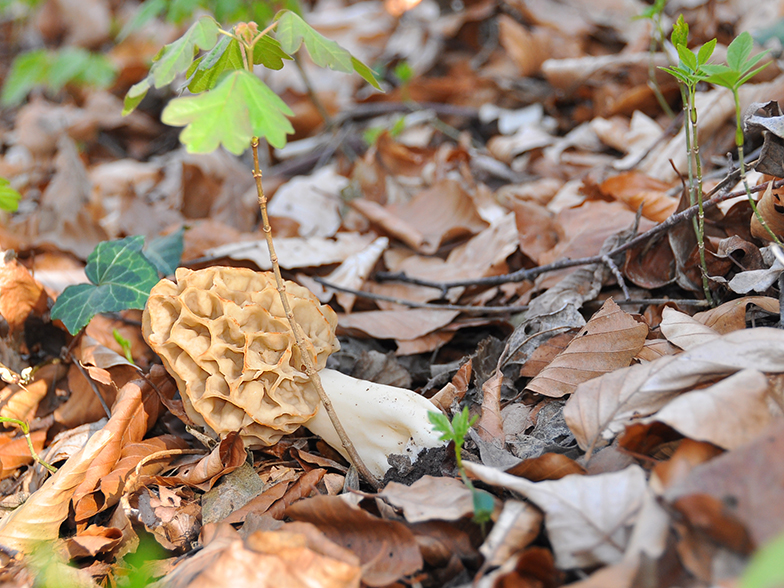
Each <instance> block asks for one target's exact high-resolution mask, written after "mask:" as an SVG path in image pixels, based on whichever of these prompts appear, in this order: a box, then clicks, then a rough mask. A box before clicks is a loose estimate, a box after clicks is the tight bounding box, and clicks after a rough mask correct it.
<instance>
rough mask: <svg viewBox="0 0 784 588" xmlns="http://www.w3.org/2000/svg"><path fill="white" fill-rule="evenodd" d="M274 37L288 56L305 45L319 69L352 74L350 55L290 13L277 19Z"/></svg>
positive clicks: (352, 66)
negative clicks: (325, 68) (323, 68)
mask: <svg viewBox="0 0 784 588" xmlns="http://www.w3.org/2000/svg"><path fill="white" fill-rule="evenodd" d="M275 36H276V38H277V40H278V42H280V46H281V47H282V48H283V50H284V51H285V52H286V53H288V54H289V55H293V54H294V53H296V52H297V51H299V48H300V47H301V46H302V43H305V47H307V49H308V53H309V54H310V58H311V59H312V60H313V63H315V64H316V65H318V66H319V67H328V68H329V69H333V70H335V71H342V72H344V73H352V72H353V71H354V64H353V63H352V62H351V53H349V52H348V51H346V50H345V49H343V47H341V46H340V45H338V44H337V43H336V42H335V41H330V40H329V39H327V38H326V37H325V36H324V35H322V34H321V33H319V32H317V31H316V30H315V29H314V28H313V27H311V26H310V25H309V24H308V23H306V22H305V21H304V20H302V18H300V17H299V16H298V15H296V14H295V13H293V12H291V11H285V12H283V14H282V15H281V16H279V17H278V28H277V29H276V31H275Z"/></svg>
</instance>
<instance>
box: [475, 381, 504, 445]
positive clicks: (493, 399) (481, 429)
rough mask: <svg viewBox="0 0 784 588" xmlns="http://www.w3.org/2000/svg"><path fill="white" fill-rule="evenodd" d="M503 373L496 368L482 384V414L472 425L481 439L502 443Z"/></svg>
mask: <svg viewBox="0 0 784 588" xmlns="http://www.w3.org/2000/svg"><path fill="white" fill-rule="evenodd" d="M503 383H504V374H503V373H502V372H501V370H496V372H495V374H493V376H491V377H490V378H488V379H487V380H486V381H485V383H484V384H482V415H481V416H480V417H479V421H478V422H477V423H476V425H475V426H474V429H475V430H476V432H477V433H478V434H479V437H480V438H481V439H482V440H483V441H487V442H492V441H497V442H501V443H503V441H504V439H505V438H506V436H505V435H504V420H503V418H502V417H501V385H502V384H503Z"/></svg>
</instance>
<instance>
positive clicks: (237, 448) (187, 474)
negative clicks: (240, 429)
mask: <svg viewBox="0 0 784 588" xmlns="http://www.w3.org/2000/svg"><path fill="white" fill-rule="evenodd" d="M246 457H247V453H246V452H245V445H244V444H243V442H242V437H241V436H240V435H239V434H237V433H229V434H228V435H227V436H226V437H224V438H223V439H221V441H220V443H218V445H216V446H215V448H214V449H213V450H212V451H211V452H210V454H209V455H205V456H204V457H203V458H202V459H200V460H199V461H197V462H196V463H192V464H188V465H186V466H183V467H182V468H180V469H179V471H178V472H177V473H176V474H175V475H173V476H156V477H155V481H156V482H157V483H158V484H161V485H166V486H179V485H181V484H184V485H186V486H191V487H193V488H198V489H199V490H202V491H204V492H206V491H207V490H209V489H210V488H212V487H213V485H214V484H215V482H217V481H218V478H220V477H221V476H223V475H224V474H228V473H230V472H233V471H234V470H236V469H237V468H238V467H240V466H241V465H242V464H243V463H245V458H246Z"/></svg>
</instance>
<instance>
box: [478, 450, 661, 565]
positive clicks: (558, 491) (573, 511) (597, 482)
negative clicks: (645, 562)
mask: <svg viewBox="0 0 784 588" xmlns="http://www.w3.org/2000/svg"><path fill="white" fill-rule="evenodd" d="M464 463H465V466H466V469H468V471H469V473H471V474H472V475H474V476H476V477H478V478H479V479H480V480H482V481H484V482H486V483H488V484H492V485H494V486H502V487H503V488H507V489H509V490H513V491H515V492H519V493H520V494H522V495H523V496H525V497H526V498H528V499H529V500H530V501H531V502H533V503H534V504H536V505H537V506H538V507H539V508H541V509H542V510H543V511H544V513H545V527H546V528H547V531H548V537H549V539H550V543H551V544H552V546H553V551H554V552H555V560H556V565H557V566H558V568H560V569H562V570H567V569H571V568H581V567H589V566H594V565H599V564H614V563H618V562H620V561H621V559H622V558H623V554H624V548H625V545H626V541H627V537H628V534H627V532H626V527H627V526H629V525H631V524H632V523H634V521H635V519H636V516H637V514H638V512H639V510H640V508H641V506H642V504H643V498H644V496H645V489H646V485H647V483H646V479H645V472H644V471H643V469H642V468H640V467H639V466H636V465H634V466H630V467H628V468H626V469H625V470H622V471H620V472H613V473H610V474H599V475H597V476H568V477H566V478H562V479H561V480H556V481H548V482H530V481H528V480H525V479H523V478H518V477H516V476H511V475H509V474H506V473H504V472H500V471H498V470H495V469H493V468H488V467H486V466H482V465H479V464H475V463H471V462H464Z"/></svg>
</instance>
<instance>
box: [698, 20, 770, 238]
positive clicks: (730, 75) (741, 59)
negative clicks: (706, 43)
mask: <svg viewBox="0 0 784 588" xmlns="http://www.w3.org/2000/svg"><path fill="white" fill-rule="evenodd" d="M753 46H754V40H753V39H752V37H751V35H750V34H749V33H748V32H746V31H744V32H742V33H741V34H740V35H738V36H737V37H736V38H735V39H734V40H733V41H732V43H730V46H729V47H727V65H714V64H707V65H705V66H704V67H703V71H705V73H707V74H709V76H708V77H707V78H706V80H705V81H706V82H709V83H711V84H715V85H717V86H721V87H722V88H727V89H728V90H730V91H731V92H732V97H733V99H734V100H735V124H736V127H735V146H736V147H737V148H738V165H739V166H740V177H741V181H742V182H743V187H744V188H745V190H746V195H747V196H748V197H749V204H751V208H752V210H753V211H754V214H755V216H756V217H757V220H758V221H759V222H760V224H761V225H762V226H763V227H765V230H766V231H767V232H768V234H769V235H770V236H771V238H772V239H773V240H774V241H775V242H776V243H778V244H779V245H780V244H781V241H779V239H778V237H776V235H775V234H773V231H771V230H770V227H769V226H768V224H767V223H766V222H765V219H764V218H763V217H762V215H761V214H760V213H759V210H757V205H756V203H755V202H754V198H752V196H751V190H750V189H749V182H748V180H747V179H746V164H745V162H744V154H743V143H744V140H743V125H742V124H741V112H740V96H739V94H738V89H739V88H740V87H741V86H742V85H743V84H745V83H746V82H748V81H749V80H750V79H751V78H753V77H754V76H755V75H757V74H758V73H759V72H761V71H762V70H763V69H765V68H766V67H767V66H768V65H770V62H768V63H766V64H764V65H761V66H759V67H756V66H757V64H758V63H759V62H760V60H761V59H762V58H763V57H765V55H767V53H768V52H767V51H763V52H762V53H758V54H757V55H754V56H753V57H752V55H751V50H752V48H753Z"/></svg>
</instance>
